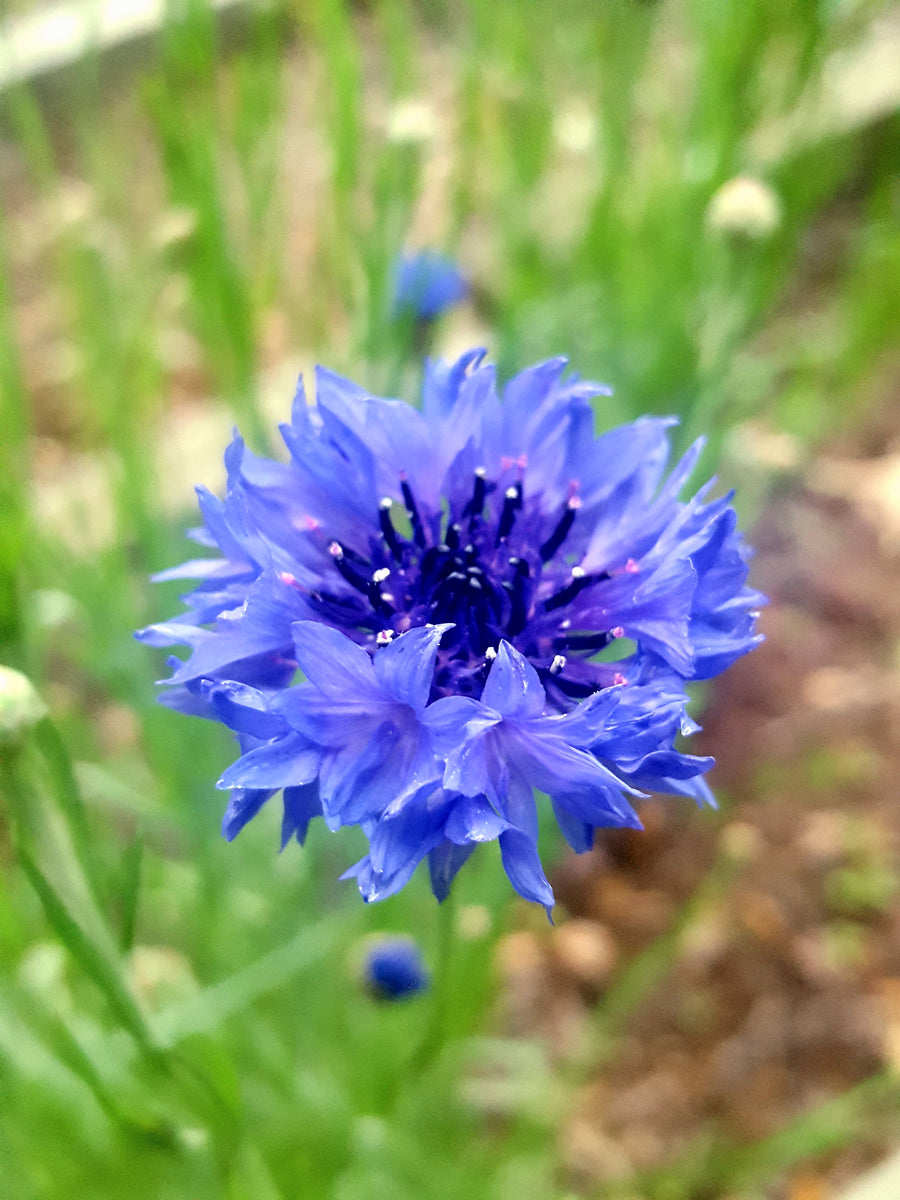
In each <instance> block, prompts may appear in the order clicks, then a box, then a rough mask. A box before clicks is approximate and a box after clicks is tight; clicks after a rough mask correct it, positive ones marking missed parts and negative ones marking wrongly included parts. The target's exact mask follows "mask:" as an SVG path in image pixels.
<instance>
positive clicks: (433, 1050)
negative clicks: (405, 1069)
mask: <svg viewBox="0 0 900 1200" xmlns="http://www.w3.org/2000/svg"><path fill="white" fill-rule="evenodd" d="M455 930H456V906H455V904H454V902H453V892H452V891H451V892H450V895H449V896H448V897H447V899H446V900H444V902H443V903H442V904H441V905H440V907H439V909H438V937H437V956H436V961H435V966H434V980H433V982H432V987H431V995H432V1005H431V1014H430V1017H429V1020H428V1024H427V1025H426V1027H425V1036H424V1037H423V1039H422V1043H421V1045H420V1046H419V1048H418V1050H417V1051H416V1053H415V1054H414V1055H413V1057H412V1059H411V1060H410V1064H409V1073H410V1074H412V1075H423V1074H424V1073H425V1072H426V1071H427V1070H428V1069H429V1067H431V1066H432V1064H433V1063H434V1062H435V1060H436V1059H437V1058H438V1056H439V1055H440V1052H441V1049H442V1048H443V1046H444V1043H445V1042H446V1040H447V1032H448V1029H447V1025H448V1016H449V1013H450V1012H451V1010H452V1005H451V1004H450V986H449V985H450V975H451V965H452V958H453V948H454V944H455V938H454V934H455Z"/></svg>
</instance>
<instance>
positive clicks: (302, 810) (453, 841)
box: [139, 351, 764, 907]
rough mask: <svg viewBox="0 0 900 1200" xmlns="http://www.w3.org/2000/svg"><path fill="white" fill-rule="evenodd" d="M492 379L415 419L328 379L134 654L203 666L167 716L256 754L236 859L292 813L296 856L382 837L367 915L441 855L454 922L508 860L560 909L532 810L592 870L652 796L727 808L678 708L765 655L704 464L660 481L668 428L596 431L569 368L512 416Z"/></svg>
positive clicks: (212, 512)
mask: <svg viewBox="0 0 900 1200" xmlns="http://www.w3.org/2000/svg"><path fill="white" fill-rule="evenodd" d="M482 360H483V352H481V351H472V352H470V353H468V354H466V355H464V356H463V357H462V358H461V359H459V361H458V362H455V363H446V362H441V361H438V362H429V363H428V364H426V372H425V384H424V397H423V408H422V411H418V410H416V409H414V408H412V407H410V406H409V405H407V404H405V403H403V402H401V401H397V400H382V399H378V398H376V397H373V396H370V395H368V394H367V393H366V392H364V391H362V390H361V389H360V388H358V387H356V386H355V385H353V384H352V383H349V382H348V381H347V380H344V379H341V378H340V377H338V376H336V375H334V374H332V373H331V372H329V371H326V370H323V369H321V368H320V369H319V370H318V372H317V375H316V402H315V404H309V403H308V402H307V399H306V396H305V393H304V391H303V387H302V383H301V386H300V387H299V389H298V392H297V397H296V399H295V402H294V407H293V414H292V420H291V423H290V424H289V425H285V426H283V427H282V434H283V436H284V439H285V442H286V444H287V447H288V450H289V452H290V458H289V461H288V462H286V463H278V462H273V461H270V460H268V459H262V458H257V457H255V456H254V455H252V454H251V453H250V452H249V451H248V450H247V449H246V448H245V447H244V445H243V442H242V441H241V440H240V438H239V437H238V436H237V435H236V436H235V438H234V440H233V442H232V444H231V446H230V447H229V449H228V451H227V452H226V456H225V461H226V466H227V470H228V485H227V490H226V495H225V499H224V500H223V501H220V500H217V499H215V497H213V496H212V495H210V493H208V492H206V491H205V490H201V491H200V493H199V494H200V505H201V510H202V512H203V516H204V519H205V524H204V527H203V528H202V529H201V530H199V531H195V533H194V535H193V536H194V537H195V539H196V540H198V541H200V542H201V543H202V544H204V545H208V546H215V547H218V549H219V551H220V557H218V558H213V559H201V560H199V561H198V560H194V561H192V562H190V563H187V564H185V565H184V566H183V567H180V568H176V569H175V570H174V571H171V572H167V573H166V574H165V575H164V576H163V578H177V577H185V576H187V577H194V578H198V577H199V578H200V579H201V580H202V582H201V583H200V584H199V585H198V586H197V587H196V588H195V589H194V590H193V591H192V592H190V593H189V594H188V595H187V596H185V598H184V599H185V602H186V605H187V613H186V614H185V615H183V616H181V617H180V618H178V619H176V620H174V621H171V622H168V623H164V624H160V625H155V626H151V627H150V628H149V629H147V630H144V631H143V632H142V633H141V634H140V635H139V636H140V637H142V638H143V639H144V640H145V641H148V642H150V643H151V644H155V645H165V644H171V643H172V642H179V643H183V644H185V645H187V646H188V647H189V648H190V650H191V654H190V657H189V658H188V659H187V660H186V661H184V662H182V661H180V660H179V659H173V660H172V663H173V666H174V672H173V674H172V677H171V679H170V680H169V681H168V684H169V689H170V690H169V691H168V694H167V696H166V702H167V703H168V704H170V705H171V706H172V707H174V708H177V709H180V710H182V711H184V712H187V713H191V714H198V715H203V716H207V717H212V718H214V719H217V720H219V721H222V722H223V723H225V724H226V725H227V726H228V727H229V728H231V729H233V730H234V731H235V733H236V735H237V740H238V744H239V748H240V751H241V755H240V757H239V758H238V760H237V762H235V763H234V765H233V766H231V767H229V768H228V770H227V771H226V772H225V773H224V775H223V776H222V778H221V779H220V780H219V786H220V787H221V788H224V789H228V790H230V793H231V796H230V803H229V805H228V808H227V811H226V813H225V818H224V823H223V831H224V833H225V836H226V837H227V838H229V839H231V838H233V837H235V836H236V834H237V833H238V832H239V831H240V830H241V829H242V828H243V826H244V825H245V824H246V823H247V821H248V820H250V818H251V817H252V816H253V815H254V814H255V813H256V812H257V811H258V810H259V809H260V808H261V806H262V805H263V804H264V803H265V802H266V801H267V800H268V799H269V798H270V797H271V796H273V795H274V794H275V793H276V792H278V791H282V792H283V805H284V818H283V824H282V844H283V845H284V844H286V843H287V842H288V841H289V840H290V839H291V838H296V839H297V841H299V842H301V843H302V842H303V840H304V839H305V837H306V833H307V829H308V826H309V824H310V821H311V820H312V819H313V818H314V817H318V816H321V817H323V819H324V821H325V823H326V825H327V826H328V827H329V828H331V829H338V828H340V827H342V826H344V825H357V826H359V827H360V828H361V829H362V830H363V832H364V833H365V834H366V836H367V838H368V843H369V849H368V853H367V854H366V855H365V857H364V858H363V859H361V860H360V862H358V863H357V864H356V865H355V866H354V867H352V868H351V869H350V870H349V871H348V872H347V875H352V876H355V877H356V879H357V884H358V886H359V889H360V892H361V893H362V895H363V896H364V897H365V899H367V900H378V899H382V898H383V897H385V896H389V895H391V894H392V893H394V892H396V891H397V890H398V889H399V888H401V887H402V886H403V885H404V884H405V883H406V882H407V880H408V879H409V878H410V876H411V875H412V873H413V871H414V870H415V868H416V866H417V865H418V864H419V862H421V861H422V860H423V859H426V858H427V860H428V863H429V868H430V872H431V881H432V887H433V889H434V892H435V894H436V895H437V896H438V898H440V899H442V898H443V897H444V896H445V895H446V894H447V891H448V889H449V887H450V884H451V882H452V879H453V877H454V875H455V874H456V872H457V871H458V870H459V868H460V866H461V865H462V863H463V862H464V861H465V860H466V858H467V857H468V856H469V854H471V852H472V851H473V849H474V848H475V846H476V845H478V843H480V842H485V841H494V840H496V841H498V842H499V845H500V852H501V856H502V859H503V864H504V867H505V869H506V872H507V874H508V875H509V878H510V880H511V881H512V884H513V886H514V887H515V889H516V890H517V891H518V892H519V893H520V894H521V895H522V896H525V897H526V898H528V899H531V900H535V901H537V902H539V903H541V904H544V905H546V906H547V907H549V906H550V905H551V904H552V903H553V893H552V891H551V889H550V885H549V884H548V882H547V880H546V878H545V876H544V873H543V870H542V867H541V863H540V859H539V857H538V851H537V824H538V821H537V810H536V806H535V789H537V791H538V792H543V793H546V794H547V795H548V796H549V797H550V803H551V805H552V807H553V811H554V814H555V816H556V819H557V822H558V824H559V826H560V828H561V830H562V832H563V834H564V835H565V837H566V838H567V840H568V841H569V843H570V844H571V845H572V846H573V847H574V848H575V849H576V850H585V849H587V848H588V847H589V846H590V845H591V844H592V840H593V833H594V829H596V828H598V827H605V826H638V825H639V822H638V818H637V816H636V814H635V812H634V810H633V808H632V806H631V801H632V799H633V798H634V797H636V796H643V795H646V794H648V793H651V792H669V793H673V794H675V795H684V796H689V797H693V798H694V799H695V800H697V801H698V802H705V803H712V795H711V793H710V791H709V788H708V786H707V784H706V782H705V780H704V779H703V775H704V773H705V772H706V771H707V770H708V769H709V767H710V766H711V765H712V760H711V759H709V758H699V757H696V756H691V755H688V754H685V753H683V752H682V751H681V750H680V749H677V748H676V740H677V738H678V736H679V734H689V733H691V732H693V731H694V730H695V729H696V728H697V727H696V725H694V723H693V722H692V721H691V720H690V718H689V717H688V716H687V714H686V696H685V690H684V685H685V682H686V681H687V680H692V679H707V678H710V677H711V676H713V675H715V674H717V673H719V672H720V671H722V670H724V668H725V667H727V666H728V665H729V663H731V662H732V661H733V660H734V659H736V658H737V657H739V656H740V655H742V654H744V653H746V652H747V651H748V650H750V649H751V648H752V647H753V646H754V645H755V644H756V643H757V642H758V641H759V640H760V638H759V635H757V634H756V632H755V629H754V624H755V617H756V609H757V608H758V607H759V605H760V604H761V603H763V602H764V600H763V597H762V596H760V594H759V593H758V592H755V591H753V590H751V589H750V588H748V587H747V586H746V578H747V558H748V551H747V549H746V547H745V545H744V542H743V539H742V537H741V535H740V534H739V533H738V532H737V530H736V518H735V513H734V510H733V508H732V507H731V503H730V497H728V496H725V497H721V498H718V499H709V490H710V485H707V486H706V487H704V488H701V489H700V491H699V492H698V493H696V494H695V495H694V496H693V497H691V498H689V499H686V500H682V499H681V498H680V497H681V493H682V492H683V490H684V489H685V486H686V484H687V480H688V477H689V476H690V474H691V472H692V470H693V468H694V466H695V464H696V460H697V456H698V454H699V452H700V449H701V444H700V443H699V442H698V443H697V444H696V445H695V446H693V447H692V448H691V449H690V450H689V451H688V453H687V454H686V455H685V456H684V457H683V458H682V459H681V461H679V462H678V463H676V464H675V466H674V467H673V468H672V469H671V471H669V473H668V474H666V461H667V456H668V453H669V440H668V429H669V427H670V426H671V425H672V423H673V422H672V421H671V420H669V419H665V418H644V419H642V420H639V421H636V422H634V423H632V424H630V425H625V426H622V427H620V428H617V429H613V430H611V431H610V432H607V433H604V434H601V435H600V436H595V434H594V429H593V408H592V401H593V400H594V398H595V397H597V396H600V395H606V394H608V389H606V388H603V387H599V386H598V385H596V384H590V383H584V382H580V381H577V380H571V379H567V378H566V376H565V366H566V364H565V361H564V360H563V359H554V360H551V361H549V362H546V363H541V364H538V365H537V366H535V367H532V368H530V369H529V370H526V371H524V372H522V373H521V374H520V375H518V376H516V377H515V378H514V379H512V380H511V381H510V382H509V383H508V384H507V385H506V387H505V388H504V389H503V392H502V397H501V395H500V394H499V393H498V390H497V387H496V380H495V373H494V369H493V367H491V366H489V365H486V364H484V363H483V361H482ZM298 671H299V672H300V673H301V674H300V676H298Z"/></svg>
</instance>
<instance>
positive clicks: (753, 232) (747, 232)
mask: <svg viewBox="0 0 900 1200" xmlns="http://www.w3.org/2000/svg"><path fill="white" fill-rule="evenodd" d="M706 221H707V224H708V225H709V226H710V228H711V229H715V230H718V231H719V232H721V233H726V234H733V235H736V236H740V237H747V238H752V239H753V240H754V241H756V240H758V239H760V238H764V237H768V236H769V234H770V233H774V232H775V230H776V229H777V228H778V226H779V224H780V222H781V205H780V204H779V202H778V197H777V195H776V194H775V192H774V191H773V190H772V188H770V187H769V185H768V184H767V183H763V182H762V181H761V180H759V179H753V178H751V177H750V176H749V175H736V176H735V177H734V179H729V180H728V181H727V183H723V184H722V186H721V187H720V188H719V189H718V191H717V192H715V193H714V195H713V198H712V199H711V200H710V202H709V207H708V208H707V210H706Z"/></svg>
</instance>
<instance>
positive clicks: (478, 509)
mask: <svg viewBox="0 0 900 1200" xmlns="http://www.w3.org/2000/svg"><path fill="white" fill-rule="evenodd" d="M486 476H487V472H486V471H485V469H484V467H476V468H475V486H474V487H473V489H472V498H471V499H470V500H469V503H468V504H467V505H466V507H465V508H464V509H463V514H462V515H463V516H464V517H468V518H469V528H470V529H471V528H472V526H473V525H474V523H475V519H476V518H477V517H480V516H481V513H482V510H483V509H484V502H485V500H486V499H487V478H486Z"/></svg>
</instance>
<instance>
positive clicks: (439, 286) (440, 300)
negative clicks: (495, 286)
mask: <svg viewBox="0 0 900 1200" xmlns="http://www.w3.org/2000/svg"><path fill="white" fill-rule="evenodd" d="M468 294H469V283H468V280H467V279H466V277H465V275H463V273H462V271H461V270H460V269H459V267H458V266H457V265H456V263H455V262H453V260H452V259H450V258H445V257H444V255H442V254H438V253H437V252H436V251H434V250H419V251H416V252H414V253H411V254H404V255H403V256H402V257H401V258H399V259H398V260H397V264H396V266H395V268H394V311H395V312H397V313H412V314H413V316H414V317H416V318H417V320H419V321H434V320H435V319H436V318H437V317H439V316H440V315H441V313H442V312H444V311H446V309H448V308H452V307H453V306H454V305H456V304H460V303H461V302H462V301H463V300H465V298H466V296H468Z"/></svg>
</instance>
